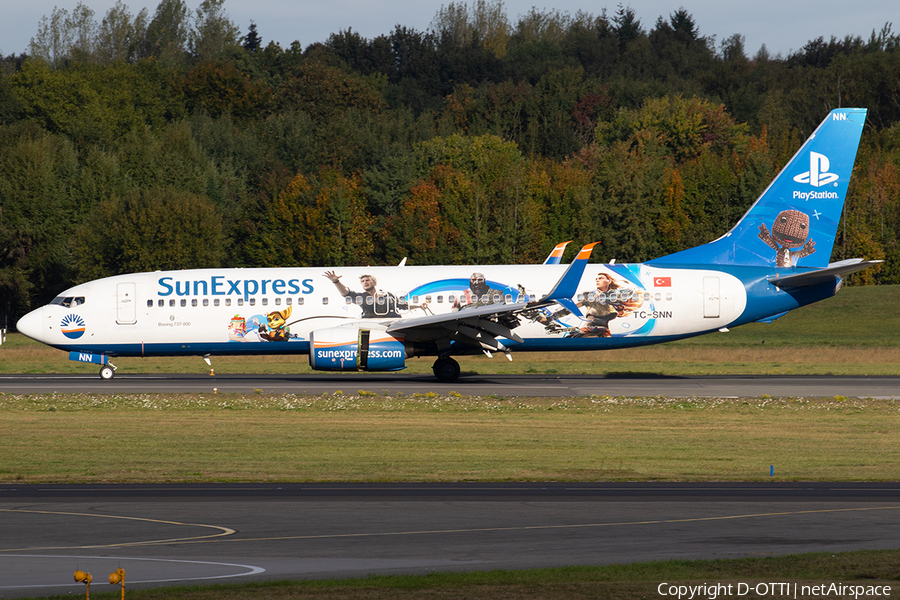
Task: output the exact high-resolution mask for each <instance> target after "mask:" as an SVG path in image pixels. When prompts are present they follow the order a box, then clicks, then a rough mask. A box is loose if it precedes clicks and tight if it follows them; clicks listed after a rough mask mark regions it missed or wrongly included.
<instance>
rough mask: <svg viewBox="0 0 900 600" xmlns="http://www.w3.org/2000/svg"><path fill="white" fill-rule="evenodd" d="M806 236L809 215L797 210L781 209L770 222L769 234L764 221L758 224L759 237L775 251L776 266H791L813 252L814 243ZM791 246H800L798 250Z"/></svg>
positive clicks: (807, 233)
mask: <svg viewBox="0 0 900 600" xmlns="http://www.w3.org/2000/svg"><path fill="white" fill-rule="evenodd" d="M808 236H809V215H807V214H805V213H802V212H800V211H799V210H783V211H781V212H780V213H778V216H777V217H775V222H774V223H772V233H771V234H770V233H769V230H768V228H767V227H766V225H765V223H763V224H762V225H760V226H759V239H761V240H762V241H764V242H765V243H766V245H768V246H769V247H770V248H772V249H773V250H775V251H776V253H775V266H776V267H793V266H794V264H795V263H796V261H797V259H800V258H803V257H804V256H809V255H810V254H812V253H813V252H815V251H816V243H815V242H814V241H813V240H807V239H806V238H807V237H808ZM804 242H805V243H804ZM801 246H802V248H801ZM791 248H800V250H791Z"/></svg>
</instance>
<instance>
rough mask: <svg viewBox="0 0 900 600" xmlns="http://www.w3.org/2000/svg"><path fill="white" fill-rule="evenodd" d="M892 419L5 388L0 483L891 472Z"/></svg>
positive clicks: (799, 408)
mask: <svg viewBox="0 0 900 600" xmlns="http://www.w3.org/2000/svg"><path fill="white" fill-rule="evenodd" d="M898 428H900V400H872V399H847V398H842V397H836V398H818V399H815V398H756V399H735V398H712V399H667V398H612V397H592V398H519V397H514V398H505V397H500V396H485V397H481V396H473V397H468V396H461V395H459V394H450V395H438V394H434V393H427V394H414V395H409V396H385V395H380V394H379V393H378V392H377V391H366V390H358V391H356V392H353V393H348V394H344V393H338V394H334V395H331V394H328V395H321V396H305V395H294V394H285V395H266V394H250V395H242V394H197V395H193V394H127V395H112V396H98V395H92V394H40V395H24V396H18V395H8V394H7V395H0V430H2V431H4V435H3V436H2V437H0V456H3V457H4V459H3V460H2V461H0V481H2V482H11V481H15V482H26V483H53V482H55V483H67V482H123V483H139V482H147V481H156V482H229V481H285V482H288V481H290V482H307V481H328V482H340V481H344V482H359V481H429V482H430V481H550V480H562V481H633V480H640V481H680V480H690V481H772V480H777V481H798V480H801V481H812V480H816V481H824V480H830V481H860V480H867V481H893V480H897V479H898V478H900V466H898V465H900V446H898V444H896V431H897V430H898ZM772 465H774V469H775V477H771V476H770V468H771V466H772Z"/></svg>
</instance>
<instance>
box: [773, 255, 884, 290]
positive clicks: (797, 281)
mask: <svg viewBox="0 0 900 600" xmlns="http://www.w3.org/2000/svg"><path fill="white" fill-rule="evenodd" d="M882 262H884V261H881V260H863V259H861V258H850V259H847V260H842V261H838V262H835V263H831V264H830V265H828V266H827V267H825V268H824V269H816V270H813V271H804V272H802V273H793V274H791V275H784V276H780V277H771V278H769V283H771V284H772V285H777V286H778V287H780V288H786V287H806V286H808V285H815V284H817V283H824V282H826V281H830V280H832V279H833V278H835V277H843V276H844V275H849V274H850V273H856V272H857V271H862V270H863V269H868V268H869V267H873V266H875V265H877V264H880V263H882Z"/></svg>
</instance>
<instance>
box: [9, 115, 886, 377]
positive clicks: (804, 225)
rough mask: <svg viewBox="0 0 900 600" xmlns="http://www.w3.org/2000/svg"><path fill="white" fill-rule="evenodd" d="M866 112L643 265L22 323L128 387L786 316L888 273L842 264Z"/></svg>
mask: <svg viewBox="0 0 900 600" xmlns="http://www.w3.org/2000/svg"><path fill="white" fill-rule="evenodd" d="M865 119H866V111H865V109H855V108H849V109H837V110H833V111H832V112H831V113H830V114H829V115H828V116H827V117H826V119H825V120H824V121H823V122H822V124H821V125H819V127H818V128H817V129H816V131H815V132H814V133H813V134H812V135H811V136H810V137H809V139H807V140H806V142H805V143H804V144H803V146H802V147H801V148H800V149H799V150H798V151H797V153H796V154H795V155H794V156H793V158H792V159H791V160H790V161H789V162H788V163H787V165H786V166H785V167H784V169H783V170H782V171H781V172H780V173H779V174H778V176H777V177H776V178H775V179H774V180H773V181H772V183H771V184H770V185H769V187H768V188H766V190H765V191H763V193H762V195H761V196H760V197H759V198H758V199H757V200H756V202H755V203H754V204H753V205H752V206H751V208H750V209H749V210H748V211H747V213H746V214H745V215H744V216H743V218H742V219H741V220H740V221H739V222H738V223H737V225H735V227H734V228H733V229H731V231H729V232H728V233H726V234H725V235H724V236H722V237H721V238H719V239H717V240H715V241H712V242H709V243H707V244H704V245H702V246H698V247H695V248H691V249H688V250H684V251H681V252H676V253H675V254H671V255H668V256H664V257H662V258H657V259H655V260H651V261H649V262H646V263H639V264H616V263H614V262H610V263H609V264H596V263H594V264H589V262H588V259H589V256H590V253H591V249H592V248H593V246H594V244H589V245H587V246H585V247H584V248H582V249H581V251H580V252H579V253H578V256H577V257H576V258H575V260H574V261H573V262H572V263H571V264H570V265H560V264H559V257H560V256H561V255H562V250H563V248H564V244H561V245H560V246H558V247H557V248H556V249H555V250H554V252H553V253H551V255H550V256H549V257H548V259H547V261H546V262H545V263H544V264H541V265H490V266H488V265H483V266H428V267H416V266H406V265H405V260H404V262H403V263H401V264H400V266H395V267H335V268H333V269H329V268H326V269H322V268H266V269H199V270H185V271H157V272H154V273H136V274H129V275H119V276H115V277H108V278H105V279H100V280H96V281H91V282H88V283H84V284H81V285H77V286H75V287H73V288H71V289H69V290H66V291H65V292H63V293H61V294H60V295H59V296H58V297H57V298H56V299H55V300H53V302H51V303H50V304H49V305H47V306H43V307H41V308H38V309H36V310H34V311H32V312H30V313H28V314H27V315H25V316H24V317H22V319H21V320H20V321H19V322H18V324H17V328H18V330H19V331H20V332H22V333H24V334H25V335H27V336H29V337H31V338H34V339H35V340H38V341H40V342H43V343H45V344H48V345H50V346H53V347H55V348H61V349H63V350H67V351H69V353H70V354H69V358H70V359H71V360H75V361H82V362H90V363H96V364H99V365H101V370H100V376H101V377H103V378H104V379H109V378H111V377H113V375H114V373H115V369H116V367H115V366H114V365H113V364H112V363H111V362H110V358H114V357H117V356H176V355H184V356H186V355H193V356H202V357H204V358H206V359H207V361H209V358H210V357H211V356H217V355H264V354H284V353H291V354H299V355H308V357H309V364H310V366H311V367H312V368H313V369H320V370H331V371H397V370H400V369H403V368H405V366H406V361H407V360H409V359H411V358H413V357H417V356H434V357H436V361H435V363H434V367H433V370H434V373H435V375H436V376H437V377H438V378H439V379H441V380H443V381H453V380H455V379H456V378H457V377H458V376H459V364H458V363H457V362H456V361H455V360H454V359H453V358H452V357H453V355H459V354H467V353H473V352H484V353H486V354H488V355H491V353H496V352H502V353H504V354H506V355H507V357H510V356H511V353H512V352H518V351H545V352H546V351H555V350H569V351H572V350H575V351H578V350H585V351H586V350H602V349H610V348H624V347H628V346H638V345H646V344H654V343H659V342H667V341H671V340H677V339H681V338H685V337H689V336H695V335H699V334H703V333H708V332H714V331H719V330H724V329H726V328H730V327H735V326H737V325H742V324H745V323H751V322H754V321H767V320H772V319H775V318H777V317H779V316H781V315H783V314H784V313H786V312H788V311H790V310H792V309H795V308H798V307H800V306H804V305H806V304H810V303H812V302H816V301H818V300H822V299H824V298H828V297H830V296H833V295H834V294H836V293H837V292H838V290H839V289H840V288H841V285H842V283H843V277H844V276H845V275H847V274H849V273H853V272H855V271H858V270H860V269H864V268H866V267H868V266H870V265H872V264H875V262H877V261H864V260H863V259H851V260H844V261H840V262H836V263H829V259H830V256H831V251H832V247H833V245H834V240H835V235H836V232H837V226H838V221H839V219H840V217H841V211H842V207H843V204H844V199H845V197H846V194H847V186H848V183H849V181H850V175H851V172H852V170H853V163H854V161H855V158H856V152H857V147H858V145H859V140H860V136H861V134H862V130H863V125H864V123H865Z"/></svg>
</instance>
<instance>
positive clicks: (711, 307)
mask: <svg viewBox="0 0 900 600" xmlns="http://www.w3.org/2000/svg"><path fill="white" fill-rule="evenodd" d="M720 298H721V295H720V292H719V278H718V277H715V276H709V277H704V278H703V317H704V318H706V319H718V318H719V312H720V311H719V308H720V304H721V303H720Z"/></svg>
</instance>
